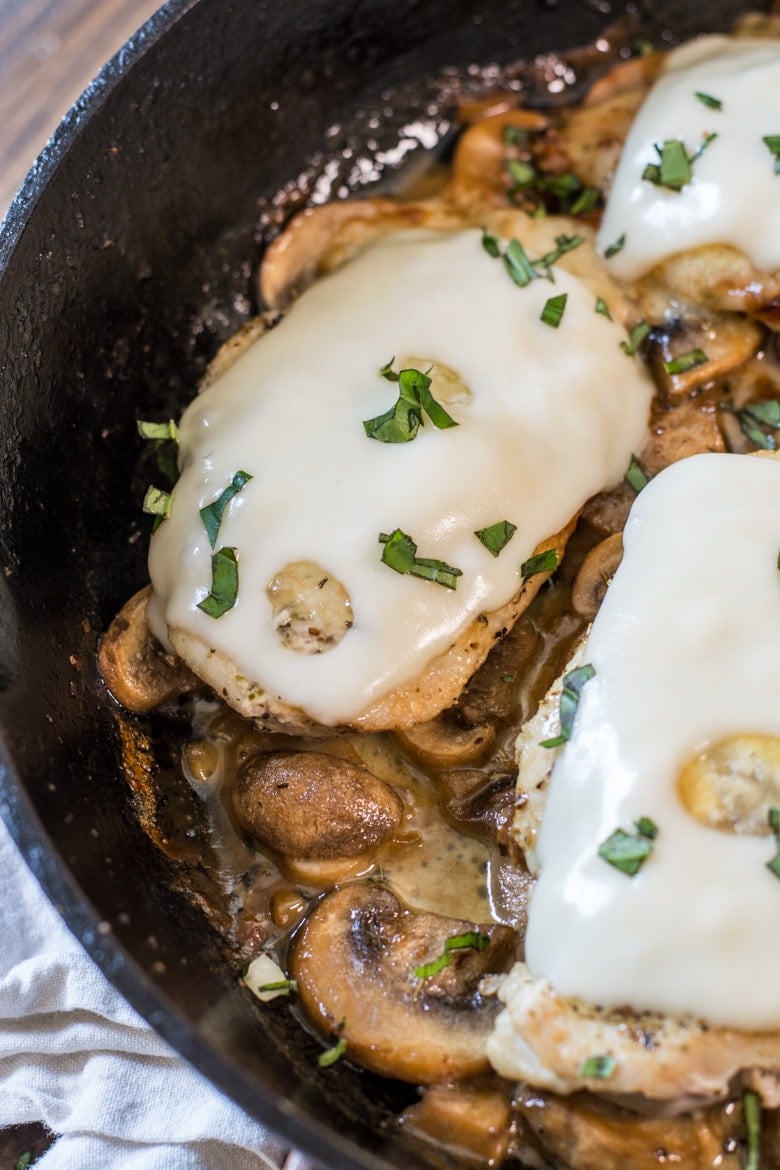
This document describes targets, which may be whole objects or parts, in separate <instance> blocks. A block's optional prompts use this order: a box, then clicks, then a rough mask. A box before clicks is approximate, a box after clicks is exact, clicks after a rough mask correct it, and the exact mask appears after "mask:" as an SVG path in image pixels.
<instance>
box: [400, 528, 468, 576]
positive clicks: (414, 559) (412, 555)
mask: <svg viewBox="0 0 780 1170" xmlns="http://www.w3.org/2000/svg"><path fill="white" fill-rule="evenodd" d="M379 543H380V544H382V545H383V546H384V547H383V549H382V557H381V560H382V564H384V565H387V566H388V568H390V569H393V570H394V571H395V572H396V573H402V574H409V575H410V576H412V577H421V578H422V579H423V580H425V581H435V582H436V584H437V585H443V586H444V587H445V589H455V588H456V586H457V582H458V577H462V576H463V570H462V569H456V568H454V567H453V566H452V565H448V564H447V563H446V562H445V561H437V560H431V559H428V558H426V557H418V556H417V545H416V544H415V542H414V541H413V540H412V538H411V536H408V535H407V534H406V533H405V532H402V531H401V529H400V528H396V529H395V530H394V531H393V532H391V533H389V534H388V533H384V532H381V533H380V534H379Z"/></svg>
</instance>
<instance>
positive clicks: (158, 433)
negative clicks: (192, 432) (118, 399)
mask: <svg viewBox="0 0 780 1170" xmlns="http://www.w3.org/2000/svg"><path fill="white" fill-rule="evenodd" d="M136 425H137V427H138V434H139V435H140V436H141V438H142V439H156V440H157V441H158V442H159V441H160V440H163V441H165V440H167V439H170V440H171V441H172V442H174V443H178V441H179V428H178V427H177V425H176V423H175V422H174V421H173V419H172V418H169V419H168V421H167V422H161V423H158V422H144V421H142V420H141V419H138V421H137V423H136Z"/></svg>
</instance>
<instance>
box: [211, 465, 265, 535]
mask: <svg viewBox="0 0 780 1170" xmlns="http://www.w3.org/2000/svg"><path fill="white" fill-rule="evenodd" d="M251 478H252V476H251V475H250V474H249V472H248V471H237V472H236V473H235V475H234V476H233V479H232V480H231V482H230V484H229V485H228V486H227V487H226V488H225V490H224V492H222V494H221V495H220V496H218V497H217V499H216V500H214V501H213V502H212V503H211V504H206V506H205V507H204V508H201V510H200V518H201V520H202V521H203V527H204V528H205V529H206V535H207V536H208V538H209V544H210V545H211V547H212V548H214V546H215V545H216V543H217V533H218V532H219V526H220V524H221V523H222V517H223V516H224V514H225V509H226V508H227V506H228V504H229V503H230V501H231V500H232V499H233V498H234V497H235V496H237V495H238V493H239V492H240V491H241V489H242V488H243V487H244V485H245V484H247V483H249V481H250V479H251Z"/></svg>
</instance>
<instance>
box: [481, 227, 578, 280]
mask: <svg viewBox="0 0 780 1170" xmlns="http://www.w3.org/2000/svg"><path fill="white" fill-rule="evenodd" d="M581 243H582V236H556V237H555V248H554V249H553V250H552V251H551V252H546V253H545V255H544V256H540V257H539V259H538V260H532V259H531V258H530V256H529V255H528V253H527V252H526V250H525V248H524V247H523V245H522V244H521V243H520V241H519V240H517V239H512V240H510V241H509V243H508V244H507V246H506V250H505V251H504V253H503V254H502V252H501V248H500V245H499V241H498V239H497V237H496V236H492V235H490V234H489V233H488V232H486V231H484V230H483V232H482V247H483V248H484V249H485V251H486V252H487V254H488V255H489V256H492V257H493V259H498V258H499V257H500V258H501V259H503V261H504V267H505V268H506V270H507V272H508V273H509V275H510V276H511V278H512V280H513V281H514V282H515V284H517V285H519V286H520V288H525V287H526V286H527V285H529V284H530V283H531V281H532V280H541V279H544V280H549V281H552V282H553V283H554V277H553V274H552V271H551V269H552V266H553V264H555V263H557V261H558V260H560V258H561V256H565V255H566V253H567V252H571V251H572V250H573V249H574V248H579V246H580V244H581Z"/></svg>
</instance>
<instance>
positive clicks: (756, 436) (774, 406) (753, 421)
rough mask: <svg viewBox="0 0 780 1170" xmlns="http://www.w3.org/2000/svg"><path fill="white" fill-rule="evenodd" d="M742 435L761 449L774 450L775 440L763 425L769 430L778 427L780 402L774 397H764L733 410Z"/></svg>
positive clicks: (775, 448)
mask: <svg viewBox="0 0 780 1170" xmlns="http://www.w3.org/2000/svg"><path fill="white" fill-rule="evenodd" d="M735 414H736V417H737V420H738V422H739V425H740V428H741V430H742V433H743V435H745V437H746V438H748V439H750V441H751V443H755V445H756V446H757V447H759V448H760V449H761V450H762V451H776V450H777V440H776V439H775V437H774V435H772V434H768V433H767V432H766V431H765V430H763V428H764V427H769V428H770V430H778V429H780V402H778V400H777V399H775V398H764V399H760V400H759V401H757V402H750V403H748V405H747V406H743V407H742V409H741V410H737V411H735Z"/></svg>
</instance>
